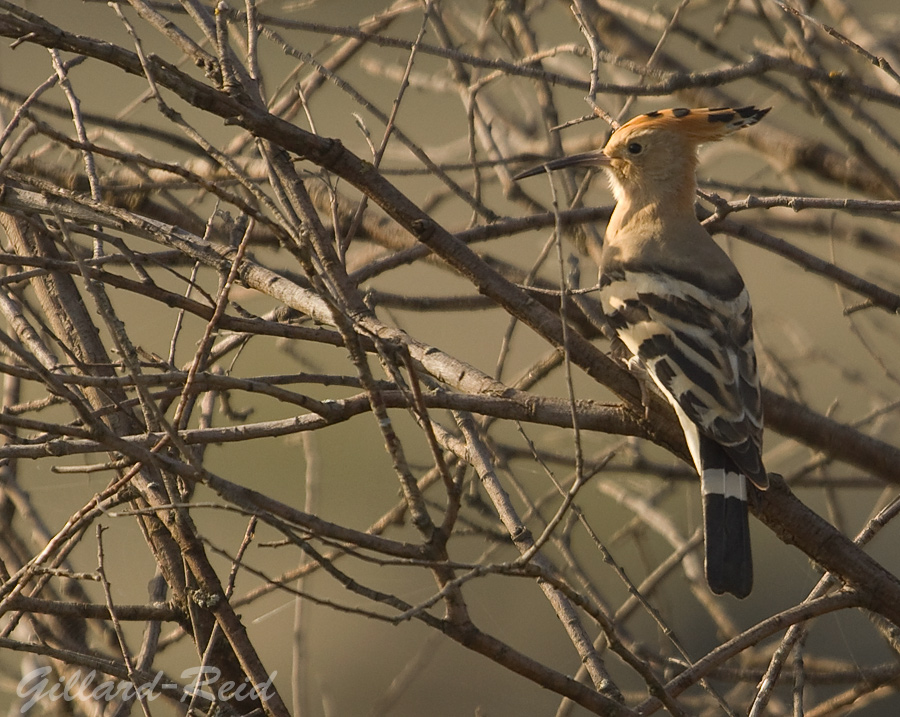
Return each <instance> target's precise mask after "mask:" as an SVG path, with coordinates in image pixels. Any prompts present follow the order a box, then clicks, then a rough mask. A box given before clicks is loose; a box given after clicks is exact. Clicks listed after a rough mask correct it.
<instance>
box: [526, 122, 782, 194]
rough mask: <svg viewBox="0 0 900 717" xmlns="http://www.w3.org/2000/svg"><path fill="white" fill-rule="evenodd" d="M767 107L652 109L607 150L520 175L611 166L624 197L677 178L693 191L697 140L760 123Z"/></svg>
mask: <svg viewBox="0 0 900 717" xmlns="http://www.w3.org/2000/svg"><path fill="white" fill-rule="evenodd" d="M768 111H769V108H765V109H758V108H756V107H753V106H748V107H739V108H730V107H717V108H712V109H710V108H703V109H686V108H676V109H669V110H657V111H655V112H648V113H647V114H643V115H638V116H637V117H634V118H633V119H631V120H630V121H628V122H627V123H625V124H624V125H622V126H621V127H619V129H617V130H616V131H615V132H613V134H612V136H611V137H610V138H609V141H608V142H607V143H606V146H605V147H604V148H603V149H598V150H594V151H592V152H584V153H583V154H576V155H572V156H569V157H561V158H560V159H554V160H551V161H549V162H546V163H544V164H542V165H540V166H538V167H534V168H533V169H529V170H527V171H525V172H522V173H521V174H519V175H517V176H516V179H522V178H524V177H530V176H533V175H535V174H540V173H542V172H546V171H552V170H555V169H563V168H565V167H603V168H605V169H607V170H609V171H610V173H611V178H612V180H613V181H612V186H613V191H614V192H615V194H616V199H617V200H620V201H621V200H622V199H623V197H626V196H627V197H634V196H635V195H639V194H643V193H644V192H646V191H652V192H659V191H662V190H664V189H665V186H666V183H669V184H671V183H672V182H681V183H682V188H685V187H684V186H683V184H684V183H688V184H689V185H690V187H689V188H687V189H688V190H689V194H690V196H693V182H694V167H695V165H696V161H697V147H698V145H700V144H703V143H704V142H713V141H715V140H719V139H722V138H723V137H725V136H727V135H729V134H731V133H732V132H734V131H735V130H738V129H740V128H741V127H748V126H750V125H752V124H756V123H757V122H758V121H759V120H760V119H762V118H763V117H764V116H765V115H766V113H767V112H768Z"/></svg>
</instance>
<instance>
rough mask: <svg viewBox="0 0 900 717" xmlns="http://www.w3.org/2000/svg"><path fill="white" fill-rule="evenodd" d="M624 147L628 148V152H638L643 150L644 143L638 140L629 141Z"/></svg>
mask: <svg viewBox="0 0 900 717" xmlns="http://www.w3.org/2000/svg"><path fill="white" fill-rule="evenodd" d="M625 149H627V150H628V154H640V153H641V152H643V151H644V145H642V144H641V143H640V142H631V143H630V144H629V145H628V146H627V147H626V148H625Z"/></svg>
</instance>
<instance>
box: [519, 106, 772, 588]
mask: <svg viewBox="0 0 900 717" xmlns="http://www.w3.org/2000/svg"><path fill="white" fill-rule="evenodd" d="M770 109H771V108H764V109H759V108H757V107H755V106H752V105H751V106H746V107H737V108H732V107H715V108H697V109H689V108H684V107H681V108H674V109H665V110H657V111H653V112H648V113H646V114H642V115H638V116H636V117H634V118H633V119H631V120H629V121H628V122H627V123H625V124H624V125H622V126H621V127H619V128H618V129H617V130H616V131H615V132H613V133H612V135H611V136H610V137H609V140H608V141H607V143H606V145H605V146H604V147H603V148H602V149H599V150H594V151H590V152H585V153H582V154H576V155H571V156H567V157H562V158H559V159H553V160H551V161H548V162H546V163H544V164H542V165H540V166H537V167H534V168H533V169H530V170H527V171H525V172H522V173H520V174H519V175H517V176H516V177H515V179H517V180H518V179H523V178H525V177H530V176H533V175H535V174H540V173H542V172H549V171H552V170H556V169H562V168H565V167H601V168H603V169H604V170H606V172H607V173H608V175H609V180H610V186H611V189H612V192H613V195H614V197H615V200H616V205H615V208H614V210H613V212H612V215H611V217H610V220H609V224H608V226H607V229H606V233H605V236H604V238H603V242H602V245H599V244H598V243H597V242H596V240H595V241H594V242H593V243H590V241H589V244H588V252H589V254H590V255H591V256H592V258H594V259H595V260H596V261H597V262H598V264H599V267H600V279H599V297H600V305H601V308H602V310H603V314H604V316H605V320H606V324H607V331H608V332H609V333H610V334H612V336H611V338H613V341H614V342H619V343H618V344H617V345H618V346H619V347H620V348H621V346H622V345H624V351H623V353H624V357H625V358H626V365H627V367H628V368H629V369H631V370H632V371H633V372H635V373H637V374H638V375H641V376H644V377H649V379H650V380H651V381H652V385H654V386H655V387H656V388H657V389H658V390H659V392H660V393H661V394H662V395H663V397H664V398H665V399H666V400H667V401H668V403H669V404H670V405H671V406H672V408H673V409H674V411H675V414H676V416H677V418H678V421H679V423H680V425H681V428H682V431H683V432H684V438H685V443H686V444H687V448H688V451H689V453H690V456H691V459H692V462H693V464H694V467H695V468H696V470H697V473H698V474H699V476H700V481H701V493H702V497H703V527H704V543H705V559H704V566H705V574H706V580H707V584H708V585H709V587H710V589H711V590H712V592H713V593H715V594H718V595H721V594H724V593H730V594H732V595H734V596H735V597H738V598H744V597H746V596H748V595H749V594H750V592H751V590H752V587H753V560H752V556H751V550H750V527H749V521H748V516H747V494H748V489H747V481H748V480H749V481H750V483H752V484H753V485H754V486H756V488H758V489H760V490H765V489H766V488H767V487H768V485H769V478H768V474H767V473H766V470H765V467H764V465H763V460H762V437H763V407H762V399H761V389H760V383H759V376H758V373H757V361H756V354H755V351H754V348H753V318H752V309H751V305H750V298H749V295H748V292H747V288H746V286H745V285H744V281H743V279H742V277H741V275H740V273H739V272H738V269H737V267H736V266H735V265H734V263H733V262H732V260H731V259H730V258H729V256H728V255H727V254H726V253H725V251H723V250H722V248H721V247H719V245H718V244H717V243H716V242H715V240H713V238H712V237H711V236H710V234H709V232H707V231H706V229H705V228H704V227H703V226H702V225H701V224H700V222H699V220H698V219H697V214H696V210H695V206H694V205H695V200H696V192H697V180H696V170H697V164H698V156H697V148H698V146H699V145H700V144H702V143H705V142H711V141H716V140H720V139H722V138H724V137H726V136H728V135H730V134H731V133H733V132H735V131H737V130H739V129H742V128H744V127H749V126H750V125H753V124H756V123H757V122H759V120H761V119H762V118H763V117H764V116H765V115H766V114H767V113H768V112H769V110H770ZM643 380H644V381H645V382H646V378H644V379H643ZM645 390H646V389H645Z"/></svg>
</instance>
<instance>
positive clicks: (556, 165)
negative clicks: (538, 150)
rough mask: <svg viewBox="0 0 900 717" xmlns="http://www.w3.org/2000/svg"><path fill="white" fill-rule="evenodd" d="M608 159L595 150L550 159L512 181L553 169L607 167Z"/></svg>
mask: <svg viewBox="0 0 900 717" xmlns="http://www.w3.org/2000/svg"><path fill="white" fill-rule="evenodd" d="M608 166H609V157H607V156H606V155H605V154H603V150H602V149H595V150H593V151H591V152H582V153H581V154H573V155H571V156H569V157H560V158H559V159H551V160H550V161H549V162H544V163H543V164H540V165H538V166H537V167H532V168H531V169H526V170H525V171H524V172H519V173H518V174H517V175H516V176H515V177H513V179H516V180H518V179H525V177H533V176H534V175H536V174H543V173H544V172H552V171H553V170H555V169H564V168H566V167H608Z"/></svg>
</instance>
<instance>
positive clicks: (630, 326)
mask: <svg viewBox="0 0 900 717" xmlns="http://www.w3.org/2000/svg"><path fill="white" fill-rule="evenodd" d="M604 269H605V270H604V273H603V275H602V276H601V281H600V285H601V294H600V298H601V302H602V304H603V309H604V312H605V313H606V315H607V318H608V320H609V322H610V325H611V327H612V328H613V330H614V331H615V332H616V334H617V336H618V337H619V339H620V340H621V341H622V342H623V343H624V344H625V345H626V346H627V347H628V349H629V351H630V352H631V353H632V354H633V355H634V356H635V357H637V358H638V359H639V361H640V363H641V364H642V366H643V368H644V369H645V370H646V371H647V373H648V374H649V375H650V376H651V377H652V378H653V380H654V382H655V383H656V384H657V386H659V388H660V389H661V391H662V392H663V394H664V395H665V396H666V398H667V399H668V400H669V402H670V403H671V404H672V405H673V407H675V409H676V412H678V414H679V418H682V417H684V418H687V419H689V420H690V423H692V424H693V425H694V426H696V429H697V431H698V432H699V434H700V435H703V436H705V437H707V438H710V439H712V440H713V441H715V442H716V443H718V444H719V445H720V446H722V448H723V449H724V451H725V453H726V454H727V456H728V457H729V458H730V460H731V461H732V462H733V463H734V466H735V467H736V468H737V469H738V470H739V471H740V472H741V473H742V474H744V475H745V476H747V477H748V478H750V480H752V481H753V482H754V483H756V484H757V485H759V486H760V487H765V486H766V485H767V483H768V479H767V478H766V473H765V470H764V468H763V466H762V460H761V457H760V449H761V437H762V401H761V396H760V388H759V379H758V376H757V371H756V355H755V353H754V350H753V328H752V311H751V308H750V300H749V297H748V295H747V291H746V289H745V288H744V286H743V282H741V281H740V280H739V279H737V280H736V281H735V282H734V284H733V288H732V290H731V291H729V292H727V293H725V292H723V293H718V294H717V293H715V292H713V291H710V289H709V288H708V287H703V286H699V285H698V284H697V283H695V280H696V277H691V278H690V279H689V278H687V277H678V276H672V275H671V274H666V273H661V272H656V271H646V270H643V271H640V270H629V269H628V267H627V266H618V267H605V268H604ZM735 276H736V275H735ZM691 279H694V280H693V281H692V280H691ZM682 424H683V425H684V420H682ZM685 434H686V438H687V440H688V447H689V448H690V450H691V455H692V457H693V458H694V463H695V464H697V470H698V472H701V465H700V460H699V459H700V455H699V440H698V438H696V437H694V436H691V435H688V427H687V426H685Z"/></svg>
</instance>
